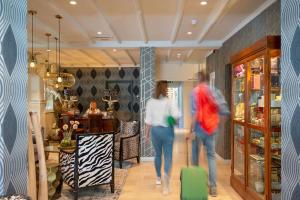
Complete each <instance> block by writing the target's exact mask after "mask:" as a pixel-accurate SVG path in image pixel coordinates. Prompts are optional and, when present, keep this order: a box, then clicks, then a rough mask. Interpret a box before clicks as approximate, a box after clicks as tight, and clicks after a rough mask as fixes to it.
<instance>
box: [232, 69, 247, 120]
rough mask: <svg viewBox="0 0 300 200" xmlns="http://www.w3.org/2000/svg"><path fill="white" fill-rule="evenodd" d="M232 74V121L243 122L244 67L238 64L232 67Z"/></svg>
mask: <svg viewBox="0 0 300 200" xmlns="http://www.w3.org/2000/svg"><path fill="white" fill-rule="evenodd" d="M232 73H233V79H232V95H233V105H232V106H233V119H234V120H236V121H241V122H244V121H245V103H244V102H245V83H246V82H245V80H246V65H245V64H240V65H236V66H234V68H233V72H232Z"/></svg>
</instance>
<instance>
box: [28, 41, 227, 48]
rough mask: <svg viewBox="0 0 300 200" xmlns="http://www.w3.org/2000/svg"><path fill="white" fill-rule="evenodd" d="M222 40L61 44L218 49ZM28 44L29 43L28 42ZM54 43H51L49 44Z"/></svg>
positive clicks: (95, 46)
mask: <svg viewBox="0 0 300 200" xmlns="http://www.w3.org/2000/svg"><path fill="white" fill-rule="evenodd" d="M222 42H223V41H221V40H204V41H202V42H201V43H200V44H199V43H198V41H196V40H188V41H186V40H185V41H184V40H177V41H176V42H175V43H174V44H173V43H172V42H171V41H170V40H161V41H149V42H148V43H147V44H145V42H144V41H130V40H129V41H122V43H118V42H117V41H101V42H96V43H94V44H86V43H72V44H70V43H69V44H65V43H62V44H61V48H63V49H94V48H98V49H105V48H118V49H131V48H140V47H157V48H195V49H218V48H220V47H221V46H222V44H223V43H222ZM28 45H30V43H28ZM52 45H55V43H51V46H52ZM34 46H35V48H45V45H44V44H43V45H41V44H38V43H36V44H34Z"/></svg>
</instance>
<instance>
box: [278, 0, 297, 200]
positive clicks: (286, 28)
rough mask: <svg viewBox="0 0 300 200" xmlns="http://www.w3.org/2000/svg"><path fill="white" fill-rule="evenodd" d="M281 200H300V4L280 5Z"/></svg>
mask: <svg viewBox="0 0 300 200" xmlns="http://www.w3.org/2000/svg"><path fill="white" fill-rule="evenodd" d="M281 8H282V9H281V19H282V20H281V38H282V40H281V50H282V52H281V53H282V54H281V55H282V58H281V69H282V77H281V82H282V101H281V132H282V139H281V144H282V145H281V146H282V148H281V154H282V162H281V163H282V168H281V188H282V192H281V199H284V200H296V199H297V200H298V199H300V187H299V183H300V180H299V177H300V164H299V159H300V156H299V152H300V145H299V139H300V136H299V135H300V127H299V119H300V108H299V106H300V77H299V73H300V60H299V55H300V54H299V51H300V42H299V40H300V32H299V21H300V2H299V0H282V1H281Z"/></svg>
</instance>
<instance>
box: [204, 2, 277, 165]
mask: <svg viewBox="0 0 300 200" xmlns="http://www.w3.org/2000/svg"><path fill="white" fill-rule="evenodd" d="M266 35H280V1H276V2H275V3H274V4H272V5H271V6H270V7H269V8H267V9H266V10H265V11H263V12H262V13H261V14H260V15H258V16H257V17H256V18H254V19H253V20H252V21H251V22H249V24H247V25H246V26H245V27H243V28H242V29H241V30H240V31H238V32H237V33H236V34H234V35H233V36H232V37H231V38H230V39H228V40H227V41H226V42H225V43H224V44H223V46H222V47H221V48H220V49H218V50H217V51H215V52H214V53H213V54H211V55H209V56H208V57H207V59H206V66H207V72H208V73H211V72H215V73H216V75H215V76H216V79H215V85H216V87H218V88H219V89H220V90H221V91H222V92H223V94H226V93H230V92H231V88H230V87H229V88H227V89H226V88H225V85H226V83H225V75H226V71H225V66H226V65H227V64H228V63H230V56H232V55H234V54H235V53H237V52H239V51H240V50H242V49H243V48H245V47H247V46H249V45H251V44H252V43H254V42H256V41H257V40H259V39H261V38H263V37H264V36H266ZM229 123H230V122H229V121H228V122H227V124H226V127H227V128H226V133H225V134H219V135H218V137H216V144H217V145H216V151H217V153H218V154H219V155H220V156H221V157H223V158H225V159H230V156H231V155H230V154H231V152H230V137H229V135H230V128H229V127H230V125H229Z"/></svg>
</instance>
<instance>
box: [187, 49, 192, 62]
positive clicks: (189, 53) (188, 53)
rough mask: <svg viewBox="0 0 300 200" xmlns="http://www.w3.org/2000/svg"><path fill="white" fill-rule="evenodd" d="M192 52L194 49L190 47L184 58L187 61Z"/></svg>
mask: <svg viewBox="0 0 300 200" xmlns="http://www.w3.org/2000/svg"><path fill="white" fill-rule="evenodd" d="M193 53H194V49H190V50H189V51H188V52H187V54H186V58H185V60H186V61H187V60H188V59H190V57H191V56H192V54H193Z"/></svg>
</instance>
